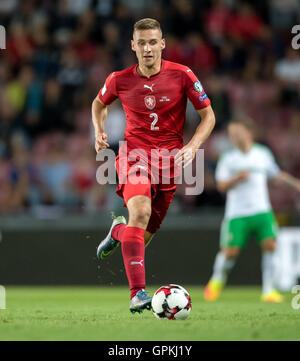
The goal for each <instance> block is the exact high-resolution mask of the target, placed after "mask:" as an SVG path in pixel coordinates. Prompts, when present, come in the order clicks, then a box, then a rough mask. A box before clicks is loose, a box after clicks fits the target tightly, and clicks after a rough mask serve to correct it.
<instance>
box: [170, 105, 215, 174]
mask: <svg viewBox="0 0 300 361" xmlns="http://www.w3.org/2000/svg"><path fill="white" fill-rule="evenodd" d="M197 112H198V114H199V115H200V117H201V123H200V124H199V125H198V127H197V129H196V131H195V134H194V135H193V137H192V139H191V140H190V141H189V142H188V144H187V145H185V146H184V147H183V148H182V149H181V150H180V151H179V152H178V153H177V154H176V156H175V163H176V164H177V165H179V166H180V165H183V164H184V168H185V167H187V166H188V165H189V164H190V163H191V162H192V161H193V159H194V157H195V154H196V151H197V150H198V149H199V148H200V147H201V145H202V144H203V143H204V142H205V140H206V139H207V138H208V137H209V135H210V133H211V132H212V130H213V128H214V126H215V123H216V119H215V114H214V111H213V110H212V107H211V106H210V105H209V106H208V107H206V108H204V109H200V110H198V111H197Z"/></svg>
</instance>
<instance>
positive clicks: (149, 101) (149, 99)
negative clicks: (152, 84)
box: [144, 95, 156, 110]
mask: <svg viewBox="0 0 300 361" xmlns="http://www.w3.org/2000/svg"><path fill="white" fill-rule="evenodd" d="M144 101H145V105H146V107H147V108H148V109H150V110H152V109H153V108H154V107H155V105H156V99H155V96H154V95H147V96H145V98H144Z"/></svg>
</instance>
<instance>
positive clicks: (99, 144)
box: [95, 133, 109, 153]
mask: <svg viewBox="0 0 300 361" xmlns="http://www.w3.org/2000/svg"><path fill="white" fill-rule="evenodd" d="M107 139H108V135H107V134H106V133H97V134H96V135H95V149H96V152H97V153H98V152H101V150H103V149H106V148H108V147H109V144H108V143H107Z"/></svg>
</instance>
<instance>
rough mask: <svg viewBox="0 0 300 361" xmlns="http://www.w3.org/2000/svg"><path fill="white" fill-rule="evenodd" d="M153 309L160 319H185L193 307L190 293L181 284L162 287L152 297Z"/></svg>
mask: <svg viewBox="0 0 300 361" xmlns="http://www.w3.org/2000/svg"><path fill="white" fill-rule="evenodd" d="M151 305H152V311H153V314H154V316H155V317H156V318H158V319H168V320H185V319H186V318H187V317H188V316H189V314H190V312H191V309H192V301H191V297H190V295H189V293H188V292H187V290H185V289H184V288H183V287H181V286H179V285H174V284H170V285H167V286H162V287H160V288H159V289H158V290H157V291H156V292H155V293H154V295H153V297H152V303H151Z"/></svg>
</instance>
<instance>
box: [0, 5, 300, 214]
mask: <svg viewBox="0 0 300 361" xmlns="http://www.w3.org/2000/svg"><path fill="white" fill-rule="evenodd" d="M254 4H255V5H254ZM142 17H153V18H155V19H157V20H158V21H160V22H161V25H162V28H163V31H164V35H165V37H166V40H167V47H166V49H165V50H164V54H163V57H164V58H165V59H167V60H170V61H174V62H179V63H182V64H185V65H187V66H189V67H191V69H192V70H193V71H194V72H195V73H196V74H197V75H198V76H199V79H200V80H201V82H202V84H203V86H204V88H205V89H206V91H207V93H208V95H209V97H210V99H211V101H212V105H213V109H214V111H215V113H216V119H217V126H216V129H215V131H214V132H213V135H212V136H211V137H210V139H209V140H208V141H207V142H206V143H205V145H204V149H205V191H204V193H203V194H201V195H200V196H195V197H191V196H189V197H187V196H185V195H184V186H182V187H179V188H178V190H177V194H176V198H175V203H174V205H175V206H174V207H173V212H174V211H182V210H189V211H195V210H199V209H201V208H204V207H210V208H211V207H212V209H214V208H213V207H222V206H223V205H224V197H223V196H222V195H221V194H219V193H218V192H217V191H216V187H215V181H214V170H215V166H216V162H217V159H218V157H219V155H220V153H221V152H223V151H224V150H227V149H228V148H229V147H230V144H229V142H228V139H227V137H226V129H225V128H226V123H227V122H228V120H229V119H230V117H232V116H233V115H235V114H236V113H240V112H242V113H245V114H248V115H249V116H251V117H252V118H253V119H254V121H255V124H256V131H257V138H258V141H260V142H261V143H263V144H266V145H268V146H269V147H270V148H271V149H272V151H273V152H274V154H275V156H276V159H277V161H278V163H279V165H280V166H281V167H282V168H283V169H284V170H286V171H288V172H290V173H292V174H293V175H294V176H297V177H300V157H299V154H300V141H299V139H300V93H299V92H300V56H299V54H300V50H299V51H296V50H293V49H292V47H291V39H292V36H293V35H292V34H291V29H292V27H293V25H294V24H297V23H299V21H300V4H299V2H298V1H297V0H269V1H267V0H264V1H259V2H253V1H248V2H247V1H237V0H228V1H227V0H201V1H200V0H198V1H197V0H195V1H192V0H147V1H143V0H139V1H135V0H126V1H125V0H123V1H122V0H119V1H114V0H58V1H52V0H22V1H21V0H1V2H0V24H1V25H4V26H5V28H6V32H7V39H6V49H5V50H0V214H1V215H16V214H23V213H24V212H29V211H30V212H34V213H37V214H39V215H42V214H43V212H44V213H45V212H46V213H47V212H50V213H51V212H53V213H56V214H58V213H57V210H58V209H60V210H66V211H68V212H80V213H82V212H99V211H106V210H109V209H110V208H113V207H114V206H115V205H116V203H114V202H115V201H113V202H112V199H115V198H114V197H117V196H112V194H114V189H115V186H101V185H99V184H98V183H97V181H96V176H95V174H96V169H97V166H98V164H97V162H96V159H95V150H94V143H93V128H92V123H91V102H92V100H93V99H94V97H95V96H96V94H97V92H98V91H99V89H100V88H101V86H102V85H103V83H104V80H105V78H106V77H107V75H108V74H109V73H110V72H112V71H116V70H121V69H123V68H126V67H128V66H131V65H133V64H135V63H136V58H135V55H134V53H133V52H132V51H131V49H130V39H131V35H132V27H133V24H134V22H135V21H136V20H137V19H140V18H142ZM198 122H199V118H198V116H197V113H196V112H195V111H194V110H193V109H192V107H191V106H190V105H189V106H188V109H187V123H186V130H185V140H188V139H189V138H190V137H191V135H192V133H193V131H194V129H195V127H196V126H197V124H198ZM124 127H125V119H124V115H123V112H122V108H121V105H120V103H118V102H115V103H114V104H113V105H112V106H111V107H110V111H109V116H108V119H107V132H108V134H109V143H110V144H111V146H112V148H113V149H114V150H117V149H118V141H119V139H121V138H122V136H123V132H124ZM271 197H272V202H273V206H274V208H275V210H276V211H277V212H283V213H289V212H291V210H297V209H298V210H299V209H300V199H299V196H298V197H297V195H296V194H295V193H294V192H293V191H291V190H289V189H287V188H279V187H278V186H277V187H271ZM119 205H122V203H121V202H120V203H119ZM170 211H171V210H170Z"/></svg>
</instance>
